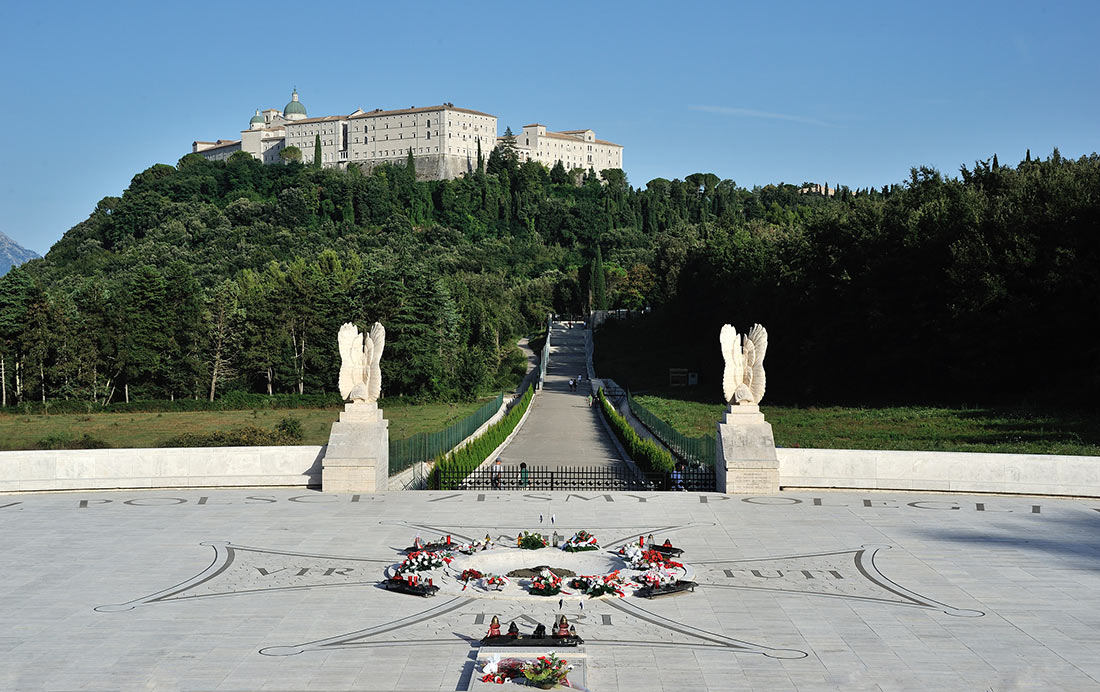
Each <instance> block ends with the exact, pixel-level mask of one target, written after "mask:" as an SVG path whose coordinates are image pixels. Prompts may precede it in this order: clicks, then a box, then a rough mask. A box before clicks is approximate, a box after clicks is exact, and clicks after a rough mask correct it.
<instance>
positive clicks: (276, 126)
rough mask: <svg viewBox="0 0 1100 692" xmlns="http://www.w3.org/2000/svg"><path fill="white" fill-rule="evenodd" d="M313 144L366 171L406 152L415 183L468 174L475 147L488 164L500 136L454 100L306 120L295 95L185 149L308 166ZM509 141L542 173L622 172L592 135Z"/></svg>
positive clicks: (486, 118)
mask: <svg viewBox="0 0 1100 692" xmlns="http://www.w3.org/2000/svg"><path fill="white" fill-rule="evenodd" d="M318 139H319V140H320V142H321V165H322V166H333V167H341V168H344V167H346V166H347V165H348V164H349V163H355V164H358V165H359V166H361V167H362V168H363V169H364V170H370V169H371V168H373V167H374V166H377V165H378V164H380V163H383V162H389V163H396V162H404V161H405V160H406V159H407V157H408V154H409V150H410V149H411V150H412V155H413V161H414V163H415V165H416V172H417V177H418V178H420V179H421V180H443V179H447V178H455V177H457V176H459V175H462V174H463V173H466V172H469V171H472V170H473V169H474V168H475V167H476V166H477V156H478V151H479V147H480V152H481V154H482V156H483V157H484V159H485V160H488V158H489V153H490V152H491V151H492V150H493V148H494V147H496V146H498V145H499V143H500V142H501V141H502V140H503V139H504V138H503V137H499V136H497V118H496V116H495V115H490V114H488V113H482V112H481V111H475V110H470V109H468V108H459V107H457V106H455V105H454V104H453V103H444V104H442V105H439V106H427V107H423V108H405V109H401V110H381V109H377V110H373V111H363V110H356V111H355V112H354V113H350V114H348V115H330V116H325V117H321V118H310V117H309V116H308V114H307V112H306V108H305V106H304V105H303V104H302V102H301V101H299V100H298V91H297V90H295V91H294V93H293V94H292V95H291V99H290V102H289V103H287V104H286V106H285V107H284V108H283V110H282V111H279V110H277V109H275V108H269V109H267V110H264V111H259V110H257V111H256V114H255V115H254V116H252V119H251V120H250V121H249V124H248V129H247V130H243V131H242V132H241V138H240V139H235V140H222V139H219V140H217V141H215V142H204V141H196V142H194V143H192V145H191V151H192V152H193V153H196V154H201V155H202V156H204V157H206V158H207V159H210V160H214V161H222V160H225V159H228V158H229V157H230V156H231V155H233V154H234V153H235V152H238V151H244V152H247V153H249V154H251V155H252V156H253V157H255V158H256V159H258V160H260V161H262V162H264V163H281V162H282V161H283V158H282V157H281V156H280V153H281V152H282V151H283V150H284V149H285V148H287V147H297V148H298V150H299V151H300V152H301V154H302V162H303V163H307V164H312V163H313V159H314V156H315V150H316V143H317V140H318ZM515 140H516V153H517V154H518V156H519V159H520V161H529V160H531V161H538V162H540V163H543V164H545V165H546V166H547V167H548V168H549V167H552V166H553V165H554V164H555V163H556V162H557V161H559V160H560V161H561V162H562V164H563V165H564V166H565V168H566V169H567V170H571V169H573V168H583V169H586V170H587V169H589V168H592V169H593V170H595V171H597V172H599V171H601V170H603V169H604V168H622V152H623V148H622V146H620V145H618V144H613V143H611V142H605V141H603V140H599V139H596V137H595V133H594V132H593V131H592V130H567V131H564V132H549V131H547V129H546V127H545V126H544V125H537V124H536V125H528V126H526V127H524V128H523V132H522V133H521V134H519V135H516V137H515Z"/></svg>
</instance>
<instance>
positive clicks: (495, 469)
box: [489, 457, 504, 490]
mask: <svg viewBox="0 0 1100 692" xmlns="http://www.w3.org/2000/svg"><path fill="white" fill-rule="evenodd" d="M502 475H504V466H503V465H502V464H501V463H500V457H497V460H496V461H494V462H493V466H492V468H491V469H489V476H490V478H491V479H492V484H493V490H500V478H501V476H502Z"/></svg>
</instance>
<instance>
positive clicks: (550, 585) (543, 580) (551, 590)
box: [530, 569, 561, 596]
mask: <svg viewBox="0 0 1100 692" xmlns="http://www.w3.org/2000/svg"><path fill="white" fill-rule="evenodd" d="M530 591H531V593H533V594H536V595H539V596H554V595H557V594H559V593H561V577H559V576H558V575H556V574H554V573H553V572H551V571H550V570H548V569H544V570H542V571H541V572H539V573H538V574H537V575H535V577H534V578H533V579H532V580H531V587H530Z"/></svg>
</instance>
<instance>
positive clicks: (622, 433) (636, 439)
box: [596, 387, 676, 472]
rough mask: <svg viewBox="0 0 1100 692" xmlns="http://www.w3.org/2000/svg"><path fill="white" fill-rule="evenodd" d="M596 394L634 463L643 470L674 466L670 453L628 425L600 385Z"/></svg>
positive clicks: (606, 416)
mask: <svg viewBox="0 0 1100 692" xmlns="http://www.w3.org/2000/svg"><path fill="white" fill-rule="evenodd" d="M596 396H597V397H599V400H600V408H601V409H602V410H603V414H604V418H605V419H607V422H608V424H609V425H610V426H611V430H612V432H614V433H615V437H617V438H619V442H621V443H622V445H623V448H625V449H626V453H627V454H629V455H630V458H631V459H633V460H634V463H636V464H637V465H638V466H639V467H641V469H642V470H643V471H665V472H669V471H672V470H674V469H675V468H676V461H675V460H674V459H673V458H672V455H671V454H669V453H668V452H667V451H665V450H664V449H662V448H661V447H660V445H658V444H657V443H655V442H654V441H653V440H648V439H646V438H644V437H642V436H641V435H639V434H638V433H637V431H635V430H634V428H632V427H630V423H627V422H626V419H625V418H623V417H622V416H621V415H620V414H619V412H618V411H616V410H615V407H614V406H612V405H611V402H610V401H608V400H607V397H606V396H604V393H603V387H600V389H599V391H598V392H596Z"/></svg>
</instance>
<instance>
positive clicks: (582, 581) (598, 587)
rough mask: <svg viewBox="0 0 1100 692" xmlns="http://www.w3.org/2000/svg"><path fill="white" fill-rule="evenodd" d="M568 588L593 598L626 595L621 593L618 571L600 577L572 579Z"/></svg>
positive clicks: (621, 587)
mask: <svg viewBox="0 0 1100 692" xmlns="http://www.w3.org/2000/svg"><path fill="white" fill-rule="evenodd" d="M569 586H571V587H573V588H574V589H577V590H578V591H580V592H581V593H584V594H586V595H588V596H591V597H593V598H595V597H596V596H606V595H608V594H613V595H615V596H618V597H620V598H622V597H623V596H625V595H626V594H624V593H623V578H622V576H621V575H620V574H619V570H615V571H614V572H612V573H610V574H604V575H602V576H601V575H596V576H591V577H585V576H581V577H574V578H573V579H572V580H571V581H570V582H569Z"/></svg>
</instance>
